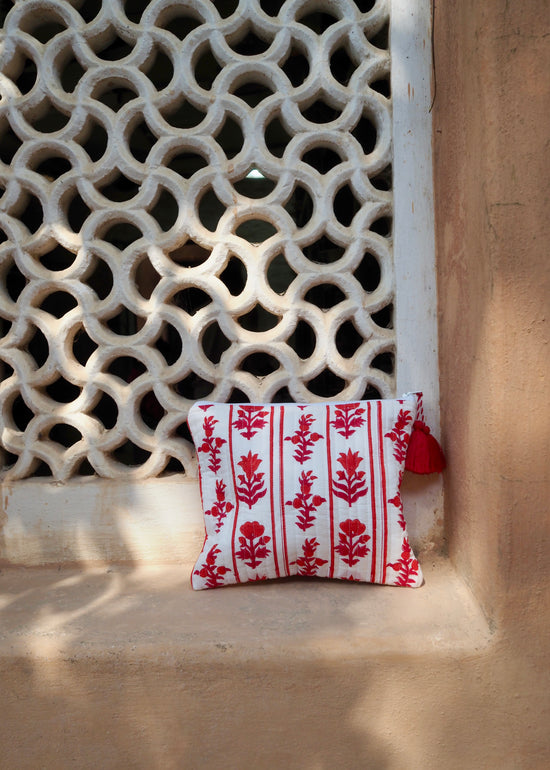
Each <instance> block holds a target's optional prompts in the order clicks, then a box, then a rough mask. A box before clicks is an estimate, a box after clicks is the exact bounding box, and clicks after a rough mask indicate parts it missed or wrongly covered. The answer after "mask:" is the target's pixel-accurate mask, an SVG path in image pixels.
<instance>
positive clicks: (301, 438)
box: [285, 413, 323, 465]
mask: <svg viewBox="0 0 550 770" xmlns="http://www.w3.org/2000/svg"><path fill="white" fill-rule="evenodd" d="M314 420H315V418H314V417H313V415H312V414H303V413H302V414H301V415H300V419H299V420H298V429H297V430H296V432H295V433H293V434H292V436H287V437H286V438H285V441H292V443H293V444H294V446H295V447H296V452H295V453H294V455H293V457H294V459H295V460H296V462H298V463H300V464H301V465H303V463H305V462H306V461H307V460H309V459H310V458H311V455H312V453H313V445H314V444H315V442H316V441H319V439H322V438H323V437H322V435H321V434H320V433H312V432H311V425H312V423H313V422H314Z"/></svg>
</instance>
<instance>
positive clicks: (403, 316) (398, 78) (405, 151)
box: [4, 0, 442, 559]
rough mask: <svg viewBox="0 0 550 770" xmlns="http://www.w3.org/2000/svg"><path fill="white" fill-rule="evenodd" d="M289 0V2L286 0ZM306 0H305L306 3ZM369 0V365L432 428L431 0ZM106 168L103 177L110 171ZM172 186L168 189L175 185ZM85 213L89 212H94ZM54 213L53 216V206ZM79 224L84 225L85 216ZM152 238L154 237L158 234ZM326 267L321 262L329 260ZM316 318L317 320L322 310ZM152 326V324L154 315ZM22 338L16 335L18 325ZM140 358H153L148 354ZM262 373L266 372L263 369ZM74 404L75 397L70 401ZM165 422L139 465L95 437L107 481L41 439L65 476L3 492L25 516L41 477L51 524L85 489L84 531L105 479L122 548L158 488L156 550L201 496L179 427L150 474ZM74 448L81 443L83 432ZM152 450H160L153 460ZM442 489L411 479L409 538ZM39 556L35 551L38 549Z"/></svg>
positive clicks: (423, 528)
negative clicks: (379, 328) (380, 115)
mask: <svg viewBox="0 0 550 770" xmlns="http://www.w3.org/2000/svg"><path fill="white" fill-rule="evenodd" d="M33 2H34V0H33ZM37 2H38V0H37ZM39 4H40V3H38V5H39ZM157 5H158V4H157ZM164 5H166V6H168V5H169V3H167V2H166V3H164ZM292 5H297V4H296V3H294V4H292ZM309 5H312V4H311V3H310V4H309ZM376 6H377V8H378V9H382V12H385V13H389V17H390V39H391V55H392V68H391V93H392V98H391V101H392V114H391V122H392V125H391V129H392V134H393V136H392V140H393V167H394V186H393V209H394V216H395V224H394V230H393V263H394V270H395V276H394V281H395V285H394V286H391V287H390V289H389V290H390V292H394V293H395V295H396V296H398V297H399V301H398V302H397V303H396V307H395V318H394V330H393V332H392V335H389V336H392V337H393V339H390V340H389V343H390V344H389V349H391V350H392V351H393V350H395V366H394V371H393V373H392V376H391V377H388V376H385V374H384V373H383V372H376V373H374V381H375V383H376V384H377V385H378V392H379V393H380V395H383V396H391V395H394V394H395V393H398V392H401V391H405V390H409V389H410V388H411V387H412V386H414V387H415V388H416V387H420V388H422V389H423V390H424V392H425V395H426V406H427V412H428V417H429V419H430V420H431V422H432V424H433V425H434V426H435V427H436V428H437V406H438V386H437V344H436V298H435V270H434V253H433V216H432V207H433V200H432V195H431V144H430V142H431V131H430V129H431V125H430V116H429V102H430V88H429V86H430V69H429V67H430V60H429V48H430V45H429V25H430V18H429V5H428V3H425V2H418V3H415V4H413V5H412V6H411V4H410V3H404V2H397V0H393V2H392V3H391V4H390V3H377V4H376ZM27 7H28V6H27ZM37 7H38V6H37ZM427 52H428V53H427ZM111 76H112V77H116V73H115V72H113V73H111ZM387 152H388V146H386V148H385V149H384V148H382V151H381V153H380V154H381V156H384V153H387ZM386 160H387V155H386ZM376 162H379V161H376V158H375V166H376ZM375 166H374V167H375ZM243 168H244V165H243ZM106 178H107V179H108V177H106ZM31 181H32V180H31ZM65 181H67V180H65ZM163 181H164V182H165V181H166V177H163ZM144 187H145V188H147V185H144ZM283 187H284V185H283ZM173 192H176V190H175V189H174V188H173ZM139 195H140V196H142V197H143V198H144V199H146V198H147V196H148V195H149V200H152V199H153V198H154V193H152V192H151V190H149V191H148V190H147V189H145V191H142V192H140V193H139ZM63 200H66V199H64V198H63V193H60V195H59V204H58V208H57V212H59V211H62V209H63ZM54 202H55V199H54ZM8 203H9V201H8ZM49 204H50V201H48V205H49ZM14 205H15V209H13V210H14V211H17V206H18V203H17V200H16V201H15V204H14ZM51 205H52V206H53V205H54V203H53V202H52V203H51ZM377 205H379V206H381V207H382V210H383V211H386V212H387V211H388V208H387V203H384V200H383V196H382V200H379V201H378V204H377ZM384 206H385V208H384ZM98 208H99V209H100V211H101V212H102V216H103V221H104V222H106V221H107V220H108V216H107V217H106V215H105V206H104V203H103V209H102V208H101V207H100V206H99V205H98ZM52 211H54V212H55V211H56V209H52ZM233 213H235V212H233ZM371 213H372V211H371ZM237 215H238V214H237ZM224 216H225V215H224ZM230 216H231V215H229V216H228V217H227V219H228V221H229V220H230ZM90 218H91V219H93V214H92V217H90ZM53 219H54V220H55V216H54V217H53ZM222 220H223V217H222ZM279 221H280V224H281V228H282V229H284V228H285V227H288V217H286V218H285V216H284V215H283V216H282V217H280V220H279ZM84 227H86V224H85V225H84ZM222 227H223V223H222ZM228 229H229V230H230V229H231V227H230V225H228ZM158 234H159V233H158V231H157V233H156V235H157V236H158ZM62 235H63V236H64V237H67V234H66V233H63V234H62ZM70 237H71V236H69V240H70ZM157 240H158V238H157ZM160 241H161V243H162V234H161V239H160ZM67 245H69V244H67ZM157 246H158V243H157ZM152 248H153V247H152ZM411 255H415V258H414V259H413V258H411ZM83 261H85V259H83ZM84 271H85V268H84ZM327 272H329V271H328V270H327ZM383 289H384V291H386V296H387V294H388V286H387V285H386V286H383ZM306 291H307V287H306V288H305V289H304V290H303V291H302V295H303V294H305V292H306ZM130 292H131V288H130ZM86 301H89V298H86V297H85V296H83V297H82V302H83V303H85V302H86ZM34 304H35V305H36V304H37V303H36V302H35V303H34ZM115 304H116V303H115ZM29 307H32V302H31V303H30V304H29ZM199 312H200V311H199ZM90 315H93V314H90ZM333 315H334V316H335V317H336V319H337V320H340V321H341V319H342V317H343V316H341V315H338V314H337V313H334V314H333ZM213 317H216V316H215V313H214V314H213ZM64 318H66V316H64V317H62V318H61V319H58V321H57V323H58V325H59V327H60V328H61V327H62V323H63V320H64ZM163 320H165V321H166V320H170V314H167V315H166V316H165V317H164V319H163ZM323 322H325V318H324V317H323ZM54 323H55V322H54ZM333 323H334V322H333ZM150 326H152V324H151V325H150ZM252 334H253V333H252ZM383 334H384V333H383ZM151 338H152V337H151V336H150V337H149V339H151ZM21 339H24V333H23V336H22V338H21ZM52 339H53V340H54V341H55V340H58V341H60V342H61V340H62V335H60V336H57V335H56V334H54V335H52ZM375 344H378V345H379V346H380V345H382V347H383V346H384V345H386V349H388V339H384V338H383V335H382V341H380V338H378V339H377V340H375ZM62 348H63V346H62V344H60V347H59V359H58V360H61V359H62V356H63V349H62ZM380 349H381V348H380ZM411 351H414V356H413V355H411ZM128 353H129V354H130V353H135V348H133V349H132V350H130V349H128ZM370 353H371V360H372V358H373V357H374V355H373V354H372V350H371V351H370ZM128 357H130V356H128ZM333 357H334V356H333ZM153 358H154V359H156V366H157V368H158V371H160V369H161V368H162V367H164V368H166V363H163V362H162V360H161V361H160V363H159V361H158V359H159V356H158V355H156V354H155V355H154V356H153ZM148 363H149V364H150V365H151V361H150V360H149V361H148ZM152 363H153V365H152V366H151V369H152V379H154V377H155V373H156V374H158V372H157V371H156V369H155V361H153V362H152ZM354 364H355V366H357V362H354ZM227 371H230V367H229V366H228V367H227ZM317 371H319V369H317ZM92 375H93V378H94V381H93V382H92V384H97V378H98V376H101V372H100V371H97V372H96V371H94V372H92ZM369 375H370V381H371V382H372V379H373V373H372V370H371V371H370V372H369ZM23 379H25V378H23ZM27 379H29V380H30V379H32V375H31V372H30V371H29V370H28V369H27ZM241 379H242V378H241ZM245 379H246V378H245ZM267 379H268V380H269V378H267ZM138 380H141V382H137V381H138ZM129 384H130V383H126V384H122V385H118V384H117V386H116V388H115V391H113V395H114V396H115V397H116V398H117V399H118V403H119V404H122V419H120V417H119V419H120V425H121V426H126V429H127V430H128V433H129V435H130V436H131V431H132V424H133V423H135V421H136V409H135V399H134V402H133V404H132V403H130V402H131V400H129V399H128V398H127V391H128V390H129V388H128V385H129ZM365 384H366V378H365V379H363V380H360V382H359V385H360V387H359V386H358V385H357V380H356V382H355V383H354V385H353V386H352V388H347V390H345V392H343V393H342V394H341V396H340V395H339V396H338V397H339V398H340V397H342V398H346V397H348V398H358V397H361V395H363V392H360V390H361V389H362V387H363V386H364V385H365ZM148 385H150V383H148V382H147V378H146V377H143V375H141V376H140V375H138V377H136V384H135V385H133V386H132V388H131V389H132V390H134V392H135V391H136V389H139V388H141V391H140V393H141V394H142V395H143V394H146V393H147V392H148V391H147V387H148ZM245 385H246V382H245ZM270 388H271V390H270ZM298 390H299V385H298ZM273 392H274V386H272V385H271V384H269V383H268V385H267V386H266V385H265V380H262V381H261V382H260V387H258V388H257V389H256V391H255V392H252V390H251V391H250V392H249V393H247V394H246V395H247V396H249V397H251V396H252V399H251V400H254V397H255V396H256V400H262V399H263V398H266V400H269V398H270V397H272V396H273ZM291 395H296V394H291ZM300 397H301V399H300ZM307 398H308V394H307V393H298V399H300V400H307ZM298 399H297V400H298ZM72 406H74V404H73V405H72ZM125 410H126V411H125ZM73 412H75V414H74V415H73V421H74V426H75V427H76V428H77V429H78V427H79V426H82V427H84V425H83V422H82V420H84V422H85V417H86V416H85V415H83V414H76V410H74V409H73ZM48 418H49V416H47V417H46V418H45V422H46V423H47V422H48ZM180 419H181V418H180ZM50 422H51V419H50ZM165 427H166V430H165V431H164V432H163V431H162V430H161V431H160V432H159V433H158V434H157V435H156V437H155V444H156V447H153V450H154V451H153V454H152V456H153V460H152V461H147V462H146V463H145V464H144V465H142V466H140V467H137V468H131V467H128V466H127V465H124V464H123V465H122V467H118V466H115V468H114V471H113V464H112V462H111V461H110V460H109V458H108V460H107V462H103V461H104V458H105V454H104V450H105V448H106V450H107V451H108V450H109V440H107V441H106V443H104V444H103V446H102V447H101V450H102V451H103V454H101V452H100V453H99V454H98V456H97V458H96V462H94V468H95V470H96V472H97V471H98V469H100V471H101V472H100V475H102V476H104V477H106V478H107V479H108V478H111V479H112V482H107V481H106V480H105V479H98V478H96V477H89V478H86V477H79V478H75V479H74V480H69V478H70V473H71V468H74V463H73V465H72V466H71V465H70V463H68V464H67V462H66V459H67V456H68V453H67V448H64V449H62V450H57V448H56V447H52V446H51V445H49V444H48V445H46V446H45V447H44V449H43V455H44V458H45V459H47V460H48V462H49V463H50V464H52V463H53V465H54V467H55V468H56V473H55V474H54V478H56V481H57V482H59V481H61V482H63V486H62V487H60V486H59V484H58V483H55V482H52V480H51V479H50V480H48V481H47V480H46V479H40V477H38V478H33V479H29V480H25V481H17V484H13V483H12V482H14V481H15V480H16V479H17V474H15V475H14V476H13V475H12V477H11V478H10V474H9V471H8V473H7V474H6V483H7V484H8V485H9V486H7V488H8V489H9V491H10V494H11V496H12V497H14V498H15V499H14V500H13V505H14V506H15V508H14V511H21V515H22V511H23V508H24V509H25V516H26V517H27V516H30V520H32V519H33V516H40V511H39V509H40V505H39V499H38V498H39V494H40V493H39V487H40V488H42V487H43V488H44V489H45V490H47V494H48V495H51V494H53V495H54V497H55V498H56V499H57V500H58V503H56V506H55V507H56V513H55V514H54V516H53V518H52V519H50V526H51V527H52V529H53V530H57V529H59V528H61V527H63V526H66V524H67V511H69V510H71V509H72V506H73V504H74V502H75V500H76V499H78V497H79V495H80V494H81V492H82V490H83V489H85V490H86V492H85V497H86V502H85V505H84V507H83V509H82V512H81V517H82V522H81V523H82V526H83V527H84V529H85V530H86V531H88V530H89V531H91V530H93V529H94V528H95V529H96V531H97V521H96V520H97V517H98V516H99V510H100V509H101V510H103V506H104V503H103V498H104V495H105V491H106V486H105V485H106V484H107V485H108V486H109V488H110V490H111V491H110V493H109V494H111V493H113V492H114V493H115V494H114V499H115V503H114V510H113V511H112V512H111V513H110V514H109V516H112V517H113V520H114V519H115V518H117V517H118V515H119V513H120V512H121V511H124V510H126V509H127V508H128V506H129V501H130V500H132V501H134V502H133V503H132V508H133V510H134V514H133V520H132V522H131V524H130V523H128V526H129V529H128V531H127V533H126V535H127V538H126V539H128V538H129V540H130V541H131V542H132V546H131V547H130V550H131V551H132V552H134V551H135V550H136V549H137V550H138V551H139V550H140V549H141V550H144V551H145V552H148V551H151V553H152V552H153V551H155V550H156V549H155V548H154V547H151V548H149V547H144V534H143V533H144V531H145V530H147V527H148V526H150V525H151V524H152V522H154V521H155V516H154V515H153V513H152V511H151V503H152V501H153V499H154V498H155V497H156V495H158V494H160V495H161V496H162V500H163V507H164V511H163V514H162V516H161V519H162V521H163V522H164V524H162V525H161V526H160V528H159V527H158V526H157V529H158V530H159V531H160V532H162V533H163V534H162V535H161V536H160V537H161V541H162V542H163V546H162V548H161V547H160V546H159V549H160V550H164V552H165V553H166V543H168V542H171V537H170V534H169V531H168V530H169V529H170V527H173V526H174V521H177V520H178V516H179V515H180V508H181V503H180V499H181V497H182V494H183V498H184V499H186V501H188V506H187V507H188V508H189V511H192V512H186V515H185V518H186V522H187V523H186V524H184V525H183V526H184V528H189V527H190V526H191V524H190V522H192V521H195V523H196V521H197V520H198V519H197V516H198V510H199V504H198V489H197V485H196V482H195V481H194V479H193V475H194V473H193V471H194V462H193V455H192V450H191V448H190V447H189V446H186V445H185V439H183V441H182V439H181V438H179V437H178V438H177V439H176V440H175V441H176V443H177V446H175V447H174V453H179V454H178V456H180V457H182V456H183V457H184V458H185V461H186V463H187V466H186V470H187V471H188V478H187V479H183V478H182V477H181V476H180V475H179V474H176V476H168V477H164V478H162V477H161V478H154V476H155V475H156V473H157V472H158V469H159V468H161V466H162V463H163V459H165V458H163V457H162V453H163V452H166V451H170V448H171V442H174V438H173V436H172V435H171V433H170V431H171V430H172V429H173V425H170V423H169V421H167V423H166V425H165ZM35 428H36V432H35V434H33V435H30V436H29V435H27V436H26V437H25V439H24V440H23V444H25V442H27V443H28V446H32V448H33V450H32V451H36V442H37V441H40V436H41V433H40V431H41V430H42V429H43V428H44V426H40V425H38V424H37V425H36V426H35ZM46 428H47V426H46ZM4 430H5V427H4ZM157 430H158V426H157ZM142 432H143V431H142ZM81 433H82V431H81ZM110 440H111V446H114V444H115V443H116V441H113V436H112V435H111V437H110ZM84 443H86V442H84ZM50 444H51V442H50ZM92 444H94V442H92ZM95 444H96V446H101V439H100V437H99V436H97V440H96V442H95ZM75 446H77V450H75V449H74V447H75ZM159 446H160V447H162V449H161V450H160V451H157V454H156V455H155V449H156V448H157V447H159ZM81 448H82V449H86V450H87V451H89V448H90V442H88V443H87V445H86V446H83V447H81ZM24 450H25V446H23V451H24ZM52 450H54V453H52ZM70 450H71V451H70V453H69V454H72V456H73V459H74V457H75V455H77V452H78V442H76V444H75V445H73V446H72V447H71V448H70ZM55 452H57V453H58V455H62V456H63V457H60V458H58V461H57V465H56V455H55ZM159 458H161V459H160V461H159ZM75 462H76V460H75ZM68 465H69V466H70V467H69V472H68V473H67V467H68ZM144 469H145V470H144ZM22 475H24V474H22ZM147 478H148V480H147V481H145V480H144V479H147ZM82 484H85V487H82ZM152 489H156V492H154V493H153V497H151V492H152ZM184 489H185V491H184ZM441 494H442V493H441V486H440V485H439V484H438V483H437V482H433V483H431V484H429V485H428V487H427V488H426V487H424V488H422V489H420V488H418V487H417V485H416V486H415V485H413V488H412V489H411V490H410V495H409V496H410V501H409V504H408V505H409V509H410V510H411V514H410V517H409V518H410V519H411V522H412V524H411V530H412V532H413V538H415V539H416V540H425V541H429V542H432V541H435V540H437V537H438V534H437V532H438V526H437V524H436V520H437V519H438V518H439V517H440V512H441V509H442V499H441ZM75 495H76V496H75ZM405 495H407V490H405ZM61 498H63V500H61ZM137 500H141V501H142V502H140V503H137V502H136V501H137ZM143 501H146V502H143ZM136 506H137V507H136ZM30 510H32V511H33V513H32V514H29V511H30ZM18 521H19V520H18V518H17V515H16V516H15V518H14V520H13V521H12V522H10V526H12V527H14V530H13V532H14V533H17V532H19V533H20V531H21V529H20V527H21V526H23V529H25V527H26V526H27V525H26V523H25V521H19V523H18ZM56 522H57V523H56ZM62 522H64V524H62ZM86 522H87V523H86ZM94 522H95V523H94ZM147 522H149V523H147ZM157 524H158V522H157ZM153 526H154V525H153ZM178 526H182V525H181V523H178V524H177V525H176V528H177V527H178ZM144 528H145V529H144ZM191 528H192V527H191ZM439 532H440V527H439ZM14 538H15V540H17V539H18V538H17V537H16V536H15V534H14ZM62 539H63V538H61V540H62ZM15 540H14V542H15ZM69 540H71V542H73V541H74V536H70V537H69ZM91 540H94V542H95V545H93V544H92V545H91V544H90V542H88V545H86V547H85V548H84V550H86V549H88V550H90V549H91V550H90V554H93V553H94V552H95V551H97V541H98V538H97V536H96V537H95V538H91ZM54 542H55V538H52V545H51V547H52V548H53V549H54V550H55V546H54V545H53V544H54ZM159 542H160V541H159ZM138 543H141V545H139V546H138ZM157 544H158V543H157ZM32 547H33V546H32V545H31V544H30V545H29V546H28V547H27V550H29V548H30V550H32ZM71 547H72V546H71ZM117 548H119V546H117V545H116V544H115V543H112V544H111V545H110V546H109V548H108V549H107V550H108V551H109V549H114V551H116V550H117ZM94 549H95V551H94ZM43 550H44V549H42V551H43ZM81 550H82V543H81ZM119 550H120V548H119ZM169 550H172V551H174V546H172V545H171V546H170V548H169ZM100 551H101V549H100ZM176 552H177V548H176ZM109 553H110V551H109ZM115 556H116V554H115ZM96 557H97V558H100V557H101V553H96ZM40 558H43V556H42V557H40ZM48 558H50V557H46V559H48ZM90 558H92V556H90Z"/></svg>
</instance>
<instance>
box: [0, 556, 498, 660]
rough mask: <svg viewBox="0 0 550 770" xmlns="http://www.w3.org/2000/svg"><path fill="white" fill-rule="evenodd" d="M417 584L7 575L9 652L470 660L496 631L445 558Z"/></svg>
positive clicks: (121, 570)
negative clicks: (203, 585)
mask: <svg viewBox="0 0 550 770" xmlns="http://www.w3.org/2000/svg"><path fill="white" fill-rule="evenodd" d="M422 566H423V571H424V575H425V584H424V585H423V586H422V587H421V588H420V589H416V590H415V589H407V588H392V587H386V586H372V585H365V584H359V583H357V584H353V583H351V584H350V583H342V582H339V581H320V580H300V579H298V580H296V579H290V580H286V581H274V582H269V583H263V584H262V585H254V584H247V585H243V586H233V587H226V588H221V589H217V590H209V591H200V592H194V591H193V590H192V589H191V587H190V585H189V573H190V567H189V566H188V565H182V566H173V565H172V566H162V567H161V566H157V567H153V566H139V567H120V566H117V567H109V568H105V567H103V568H94V569H85V570H75V569H69V568H60V569H52V568H50V569H47V568H46V569H18V568H8V569H5V570H3V571H2V572H0V618H1V623H0V629H1V630H0V658H4V659H5V658H7V657H14V656H15V657H30V658H34V659H53V660H55V659H59V660H70V661H71V662H74V661H76V660H78V659H79V658H80V659H86V660H88V661H89V660H90V658H92V659H96V660H102V659H103V660H109V661H113V660H117V659H118V660H120V661H124V660H126V661H130V662H131V661H148V660H150V661H155V662H157V663H158V662H160V661H163V662H164V663H165V664H166V665H168V666H169V665H171V664H174V663H176V662H177V661H178V660H181V659H182V658H185V661H186V664H187V665H188V664H192V663H193V662H196V663H197V664H200V663H208V662H218V663H224V664H225V663H230V662H232V661H233V662H235V663H238V662H242V661H244V660H246V661H249V662H252V661H254V660H258V661H261V660H262V659H264V660H265V659H266V658H269V659H270V660H271V661H276V660H278V659H280V660H281V661H284V660H288V659H289V657H292V659H293V660H294V661H296V660H298V661H299V660H300V659H303V660H304V661H310V662H311V660H312V658H316V659H318V660H328V661H330V660H338V659H345V660H353V659H367V658H378V657H386V656H395V655H399V656H412V655H414V656H415V657H418V656H423V655H427V656H433V655H447V656H456V655H462V654H466V655H472V654H476V653H480V652H482V651H483V649H484V648H485V647H487V645H488V644H489V643H490V641H491V638H492V637H491V631H490V629H489V627H488V625H487V622H486V620H485V619H484V617H483V615H482V613H481V611H480V609H479V607H478V606H477V604H476V602H475V600H474V599H473V597H472V595H471V594H470V592H469V590H468V588H467V587H466V585H465V584H464V583H463V582H462V580H461V579H460V578H459V576H457V574H456V573H455V572H454V571H453V569H452V567H451V565H450V564H449V562H448V561H447V560H444V559H436V560H433V559H432V560H430V561H427V560H426V559H424V562H423V565H422Z"/></svg>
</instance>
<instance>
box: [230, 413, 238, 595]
mask: <svg viewBox="0 0 550 770" xmlns="http://www.w3.org/2000/svg"><path fill="white" fill-rule="evenodd" d="M227 432H228V434H229V438H228V442H229V460H230V463H231V474H232V477H233V493H234V495H235V520H234V521H233V530H232V533H231V556H232V558H233V572H234V573H235V580H236V582H237V583H240V582H241V578H240V576H239V568H238V567H237V557H236V556H235V535H236V532H237V522H238V520H239V497H238V495H237V478H236V475H235V459H234V457H233V404H231V405H230V407H229V424H228V426H227Z"/></svg>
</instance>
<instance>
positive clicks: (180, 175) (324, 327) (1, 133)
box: [0, 0, 395, 480]
mask: <svg viewBox="0 0 550 770" xmlns="http://www.w3.org/2000/svg"><path fill="white" fill-rule="evenodd" d="M266 19H269V22H267V21H266ZM0 23H1V24H2V26H3V30H4V34H5V45H4V46H3V48H2V50H1V51H0V69H1V72H2V73H4V74H3V77H4V79H3V80H2V79H0V96H1V99H0V192H1V193H3V194H2V197H1V198H0V321H1V331H0V335H1V338H0V360H1V362H2V378H3V380H2V383H1V385H0V436H1V437H2V444H3V449H4V458H5V466H6V467H5V471H4V472H5V475H6V477H7V478H11V479H18V478H23V477H26V476H29V475H43V476H53V477H54V478H55V479H60V480H64V479H66V478H68V477H70V476H72V475H77V476H78V475H82V476H90V475H99V476H104V477H109V478H124V477H127V476H128V475H130V476H133V477H136V478H145V477H151V476H157V475H159V474H162V473H181V472H187V471H188V470H189V469H190V467H191V466H192V464H193V462H194V460H193V448H192V445H191V438H190V435H189V432H188V430H187V428H186V426H185V415H186V413H187V409H188V408H189V405H190V404H191V403H192V402H193V401H194V400H196V399H200V398H211V399H214V400H224V401H231V402H238V401H261V400H271V401H300V400H303V399H304V394H306V397H307V398H312V399H317V398H318V399H327V398H345V399H358V398H363V397H367V398H372V397H379V396H381V395H383V396H389V395H393V393H394V387H395V335H394V331H393V303H394V296H393V268H392V255H391V247H392V193H391V190H392V165H391V163H392V157H391V136H390V128H389V126H390V110H391V93H390V87H389V55H388V52H387V46H388V11H387V4H386V2H384V0H356V2H355V3H353V2H352V0H332V1H331V2H330V3H327V2H321V1H319V2H308V3H305V4H301V6H300V7H298V5H297V4H296V3H293V2H291V1H290V0H286V1H285V0H280V1H279V0H256V1H255V2H250V3H247V4H245V5H242V4H241V5H239V3H238V2H237V0H220V2H215V3H214V2H209V1H208V0H200V1H199V0H189V2H186V3H185V4H183V5H182V4H181V3H179V2H177V1H176V0H127V1H126V2H123V3H112V2H107V0H103V2H102V1H101V0H84V1H83V2H75V3H59V2H58V0H55V1H54V0H35V2H33V3H32V4H27V3H23V2H20V3H15V4H13V3H11V2H6V3H3V4H2V9H1V10H0ZM23 33H25V34H26V37H24V36H23ZM22 41H23V42H22ZM314 62H315V66H314V65H313V63H314ZM327 334H328V335H331V337H330V338H329V337H327ZM369 362H370V363H369ZM35 426H39V431H38V433H37V432H36V427H35ZM83 455H86V456H83Z"/></svg>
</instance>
